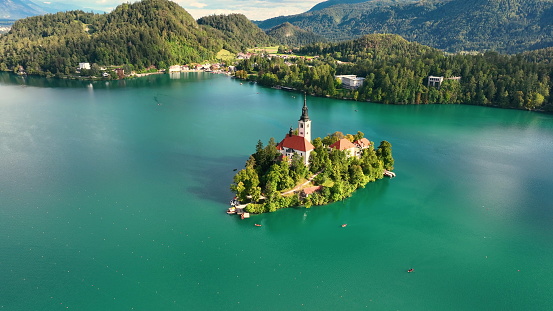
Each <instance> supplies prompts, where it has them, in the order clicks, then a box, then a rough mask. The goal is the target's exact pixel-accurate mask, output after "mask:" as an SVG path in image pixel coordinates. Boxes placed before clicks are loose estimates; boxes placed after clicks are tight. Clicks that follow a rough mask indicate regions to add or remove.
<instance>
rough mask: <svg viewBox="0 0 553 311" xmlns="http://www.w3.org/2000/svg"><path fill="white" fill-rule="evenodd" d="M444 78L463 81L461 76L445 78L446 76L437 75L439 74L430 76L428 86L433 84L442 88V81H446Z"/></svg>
mask: <svg viewBox="0 0 553 311" xmlns="http://www.w3.org/2000/svg"><path fill="white" fill-rule="evenodd" d="M444 80H453V81H457V82H459V81H461V77H451V78H444V77H437V76H428V84H427V86H428V87H430V86H433V87H437V88H440V87H441V86H442V82H444Z"/></svg>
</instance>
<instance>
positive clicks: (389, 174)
mask: <svg viewBox="0 0 553 311" xmlns="http://www.w3.org/2000/svg"><path fill="white" fill-rule="evenodd" d="M384 176H388V177H390V178H394V177H396V173H394V172H392V171H388V170H384Z"/></svg>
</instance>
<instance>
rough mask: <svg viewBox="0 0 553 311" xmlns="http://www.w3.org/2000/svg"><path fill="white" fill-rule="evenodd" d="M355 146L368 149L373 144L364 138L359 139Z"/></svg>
mask: <svg viewBox="0 0 553 311" xmlns="http://www.w3.org/2000/svg"><path fill="white" fill-rule="evenodd" d="M354 144H356V145H359V146H361V147H368V146H370V145H371V142H370V141H369V140H368V139H366V138H365V137H363V138H361V139H359V140H356V141H355V142H354Z"/></svg>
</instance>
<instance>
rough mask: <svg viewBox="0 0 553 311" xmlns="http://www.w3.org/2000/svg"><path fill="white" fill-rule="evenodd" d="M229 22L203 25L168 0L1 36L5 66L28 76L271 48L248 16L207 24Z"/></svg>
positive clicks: (65, 16)
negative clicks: (84, 66) (85, 66)
mask: <svg viewBox="0 0 553 311" xmlns="http://www.w3.org/2000/svg"><path fill="white" fill-rule="evenodd" d="M217 19H219V20H221V23H217V25H215V26H221V25H224V24H225V23H228V25H227V26H229V27H230V26H232V27H230V28H229V29H228V30H225V31H222V30H219V29H216V28H214V27H213V26H210V25H207V24H206V25H199V24H198V23H197V22H196V21H195V20H194V19H193V18H192V16H190V14H188V12H186V11H185V10H184V9H183V8H181V7H180V6H179V5H177V4H176V3H174V2H172V1H168V0H142V1H139V2H135V3H132V4H128V3H124V4H121V5H119V6H118V7H117V8H116V9H115V10H113V12H111V13H109V14H92V13H85V12H83V11H69V12H60V13H56V14H47V15H43V16H35V17H29V18H25V19H22V20H18V21H17V22H15V23H14V25H13V27H12V29H11V31H10V32H9V33H8V34H5V35H2V36H0V68H3V69H8V70H13V68H15V67H16V66H18V65H22V66H23V67H24V68H25V70H27V71H28V73H31V74H46V73H47V72H52V73H60V74H67V73H70V72H74V70H75V68H76V67H77V64H78V63H79V62H89V63H91V64H92V63H96V64H98V65H99V66H110V65H117V66H122V65H124V64H132V65H133V67H134V69H136V70H140V71H142V70H145V69H147V68H148V69H149V68H157V69H164V68H167V67H168V66H170V65H173V64H189V63H193V62H202V61H205V60H215V58H216V55H217V52H219V51H220V50H221V49H222V48H223V47H228V50H232V51H238V50H242V49H244V48H246V47H249V46H250V45H252V46H253V45H256V44H262V43H263V44H265V43H267V42H269V41H270V39H269V37H268V36H267V35H266V34H265V33H263V31H261V30H260V29H259V28H258V27H257V26H255V25H253V24H252V23H251V22H250V21H249V20H247V19H246V18H245V17H244V16H243V15H242V16H240V15H236V14H233V15H229V16H227V17H216V16H212V17H209V18H204V19H202V21H206V20H211V21H213V23H214V24H215V22H214V21H215V20H217Z"/></svg>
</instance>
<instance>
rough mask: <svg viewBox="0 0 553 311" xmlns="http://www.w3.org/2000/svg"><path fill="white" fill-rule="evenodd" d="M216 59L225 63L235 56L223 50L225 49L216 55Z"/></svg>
mask: <svg viewBox="0 0 553 311" xmlns="http://www.w3.org/2000/svg"><path fill="white" fill-rule="evenodd" d="M216 58H217V59H220V60H223V61H227V60H233V59H235V58H236V55H235V54H234V53H231V52H229V51H227V50H225V49H222V50H220V51H219V52H218V53H217V56H216Z"/></svg>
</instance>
